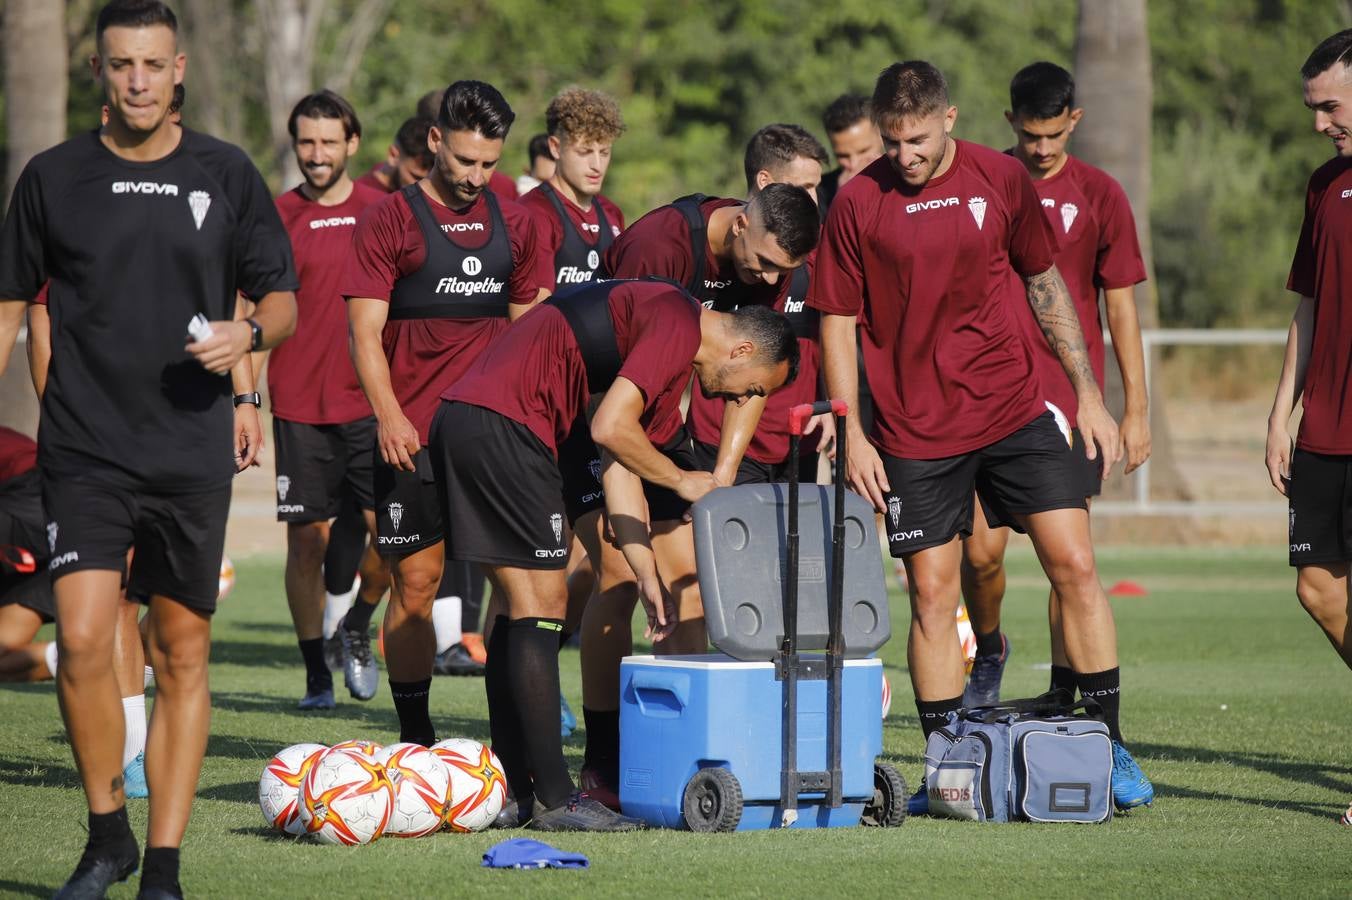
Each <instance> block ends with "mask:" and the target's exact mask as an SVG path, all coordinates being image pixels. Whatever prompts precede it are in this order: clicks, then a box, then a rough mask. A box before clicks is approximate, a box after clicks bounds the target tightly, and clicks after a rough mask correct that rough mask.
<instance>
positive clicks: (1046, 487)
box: [882, 412, 1086, 556]
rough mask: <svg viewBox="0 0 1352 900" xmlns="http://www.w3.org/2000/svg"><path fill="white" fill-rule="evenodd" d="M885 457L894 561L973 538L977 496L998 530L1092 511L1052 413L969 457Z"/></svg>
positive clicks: (887, 516)
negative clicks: (1021, 520) (1021, 521)
mask: <svg viewBox="0 0 1352 900" xmlns="http://www.w3.org/2000/svg"><path fill="white" fill-rule="evenodd" d="M882 460H883V467H884V469H885V470H886V472H887V481H888V483H889V484H890V485H891V487H892V490H891V491H890V492H889V493H888V494H886V495H885V499H886V501H887V512H886V513H884V516H883V524H884V525H885V526H886V528H887V537H888V545H889V547H890V548H891V552H892V555H893V556H902V555H904V554H907V553H913V552H915V551H917V550H924V549H926V548H929V547H937V546H940V545H942V544H946V543H948V542H949V541H950V540H952V539H953V537H954V536H955V535H961V536H962V537H969V536H970V535H971V533H972V515H973V507H972V503H973V493H974V492H975V494H977V495H979V496H980V498H981V503H982V509H983V510H984V511H985V513H986V520H987V521H988V522H989V523H990V525H991V527H992V528H998V527H1000V526H1003V525H1007V526H1010V527H1012V528H1014V529H1015V530H1016V531H1021V530H1022V529H1020V528H1019V526H1018V521H1017V520H1018V517H1019V516H1025V515H1031V514H1033V513H1039V512H1046V511H1048V510H1053V509H1085V508H1086V503H1085V494H1084V487H1083V484H1082V479H1081V478H1079V477H1078V476H1077V471H1078V469H1077V468H1076V465H1075V462H1074V460H1073V456H1072V451H1071V448H1070V444H1069V442H1068V441H1067V440H1066V435H1065V434H1064V433H1063V432H1062V431H1061V429H1060V428H1059V427H1058V426H1057V424H1056V420H1055V418H1054V417H1053V415H1052V413H1050V412H1046V413H1043V414H1042V415H1040V416H1038V417H1037V418H1036V419H1034V420H1033V421H1031V422H1029V423H1028V424H1027V425H1024V426H1023V427H1022V428H1020V429H1019V430H1017V431H1015V432H1014V433H1013V434H1011V435H1009V436H1008V437H1005V438H1002V439H1001V440H998V441H996V442H995V443H993V444H991V445H990V446H987V447H982V448H981V449H979V450H973V451H971V452H970V453H963V454H960V455H958V456H949V457H945V458H943V459H899V458H897V457H895V456H889V455H887V454H885V453H884V454H882Z"/></svg>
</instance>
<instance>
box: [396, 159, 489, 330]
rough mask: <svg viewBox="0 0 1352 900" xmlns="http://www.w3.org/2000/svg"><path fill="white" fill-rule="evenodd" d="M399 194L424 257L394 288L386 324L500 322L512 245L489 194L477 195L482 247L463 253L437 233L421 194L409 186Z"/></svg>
mask: <svg viewBox="0 0 1352 900" xmlns="http://www.w3.org/2000/svg"><path fill="white" fill-rule="evenodd" d="M401 191H402V193H403V195H404V199H405V200H406V201H408V206H409V209H411V210H412V211H413V217H414V218H415V219H416V220H417V222H418V227H419V229H421V230H422V237H423V244H424V246H425V247H426V248H427V257H426V258H425V259H424V260H423V264H422V266H421V267H420V268H419V269H418V270H417V271H416V272H410V273H409V274H407V275H405V276H404V277H403V278H400V279H399V280H398V281H396V282H395V283H394V289H393V290H392V291H390V313H389V318H390V319H392V320H393V319H490V318H498V317H502V318H505V317H506V316H507V306H508V304H509V302H510V297H511V291H510V290H509V288H508V281H509V280H510V279H511V277H512V243H511V241H510V240H509V239H508V237H507V224H506V222H504V221H503V218H502V210H501V209H499V208H498V200H497V198H496V197H494V196H493V192H492V191H489V190H485V191H484V192H483V196H484V200H485V201H486V202H487V203H488V219H489V225H488V227H489V229H490V230H489V237H488V243H487V244H485V245H484V246H482V247H479V248H478V249H476V250H466V249H465V248H464V247H461V246H460V245H459V244H457V243H455V241H453V240H452V239H451V237H450V235H448V234H444V233H443V231H442V228H441V226H440V225H438V224H437V221H436V219H434V218H433V216H432V210H431V208H430V207H429V206H428V205H427V197H426V195H424V194H423V191H422V188H420V187H419V186H418V185H417V184H416V183H414V184H410V185H409V186H408V187H405V188H402V189H401Z"/></svg>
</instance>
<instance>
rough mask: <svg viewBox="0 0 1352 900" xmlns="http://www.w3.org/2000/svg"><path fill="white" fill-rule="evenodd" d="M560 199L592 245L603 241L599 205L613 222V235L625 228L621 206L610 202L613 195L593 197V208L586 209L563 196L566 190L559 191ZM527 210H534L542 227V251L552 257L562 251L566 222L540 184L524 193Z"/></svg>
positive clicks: (581, 233) (572, 220) (540, 239)
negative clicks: (597, 208)
mask: <svg viewBox="0 0 1352 900" xmlns="http://www.w3.org/2000/svg"><path fill="white" fill-rule="evenodd" d="M557 193H558V196H559V202H561V203H562V204H563V208H564V210H565V211H566V212H567V213H568V219H569V221H571V222H572V223H573V227H574V228H576V229H577V232H578V234H580V235H581V236H582V239H583V240H584V241H586V242H587V243H588V244H591V245H595V244H596V242H597V241H598V240H600V228H601V225H600V223H599V221H598V216H597V215H596V207H597V206H598V205H599V206H601V207H602V209H604V211H605V214H606V222H607V223H608V224H609V225H610V236H611V237H613V238H617V237H619V236H620V232H621V231H624V213H622V212H620V208H619V207H618V206H616V205H615V204H614V203H611V202H610V198H609V197H604V196H602V195H600V194H598V195H596V197H595V198H594V199H593V200H592V205H591V209H589V210H587V211H586V212H583V211H582V208H581V207H579V206H578V205H577V204H576V203H574V202H573V201H571V200H569V199H568V198H567V197H565V196H563V193H562V192H561V191H560V192H557ZM518 202H519V203H520V204H521V205H522V206H524V207H526V209H528V210H530V212H531V215H532V216H534V217H535V222H536V228H538V229H539V244H540V252H541V253H543V254H544V255H546V256H548V257H549V258H550V259H551V260H552V259H553V258H554V254H555V253H558V252H559V247H561V246H563V223H562V222H560V221H559V217H558V215H556V214H555V212H554V205H553V204H552V203H550V202H549V198H548V197H546V196H545V195H544V193H543V192H541V190H540V188H539V187H538V186H537V187H535V188H532V189H531V190H529V191H527V192H526V193H524V194H522V195H521V199H520V200H519V201H518Z"/></svg>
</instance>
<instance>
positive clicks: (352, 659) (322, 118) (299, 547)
mask: <svg viewBox="0 0 1352 900" xmlns="http://www.w3.org/2000/svg"><path fill="white" fill-rule="evenodd" d="M287 128H288V130H289V131H290V132H291V146H292V149H293V150H294V151H295V154H296V164H297V165H298V166H299V167H300V171H301V174H302V175H303V176H304V177H305V181H304V182H303V183H301V184H300V185H298V186H297V187H295V188H294V189H292V190H290V191H287V192H286V193H285V194H283V195H282V196H280V197H278V198H277V212H278V213H279V214H280V215H281V218H282V224H283V225H285V226H286V231H287V234H288V235H289V236H290V238H291V249H292V253H293V254H294V255H295V260H296V274H297V276H298V277H299V278H300V289H299V290H298V291H297V292H296V305H297V312H298V317H299V318H298V321H297V324H296V340H292V341H288V342H287V343H285V344H283V345H282V346H280V347H278V348H277V349H276V350H274V351H273V352H272V353H271V356H270V359H269V362H268V389H269V392H270V397H271V401H272V434H273V440H274V442H275V449H276V454H277V457H276V459H277V519H278V521H281V522H285V523H287V527H286V600H287V605H288V606H289V607H290V609H291V621H292V623H293V624H294V625H295V628H296V640H297V641H298V642H299V644H300V652H301V658H302V659H303V660H304V661H305V696H304V697H303V698H302V699H301V701H300V703H299V704H298V707H299V708H300V709H302V710H311V709H332V708H333V705H334V699H333V676H332V675H331V674H330V673H329V667H328V665H326V663H325V660H324V646H323V644H324V632H323V618H324V578H323V564H324V553H325V547H326V545H327V543H328V536H329V521H330V520H331V519H333V518H334V517H335V516H337V515H339V513H340V512H342V511H343V508H344V503H343V501H344V499H345V493H344V487H346V490H347V492H348V493H350V495H351V497H352V498H353V499H354V500H355V502H356V504H357V506H358V508H359V509H360V510H361V511H362V516H363V519H364V520H365V524H366V528H367V530H368V532H370V533H371V534H373V535H374V533H375V512H374V509H375V504H374V501H373V499H372V496H371V476H372V469H371V447H372V446H373V445H374V444H375V440H376V420H375V416H373V415H372V414H371V405H370V404H369V403H367V402H366V396H365V395H364V394H363V393H362V390H361V385H360V384H358V383H357V373H356V371H355V370H354V369H353V367H352V357H351V355H350V354H349V353H348V349H347V315H346V309H345V308H344V305H343V297H342V294H341V293H340V290H339V288H340V284H341V281H342V274H343V269H344V267H345V266H346V264H347V261H348V258H349V257H350V256H351V254H352V235H353V233H354V232H355V231H356V229H357V220H358V219H359V218H360V217H361V215H362V213H363V212H365V210H366V209H367V207H369V206H371V205H373V204H375V203H377V202H379V201H380V200H382V199H383V198H384V196H385V195H384V194H382V193H380V192H378V191H376V190H374V189H373V188H369V187H366V186H365V185H361V184H356V183H354V182H353V181H352V179H351V177H349V175H348V173H347V161H348V159H349V158H350V157H351V156H352V155H353V154H354V153H356V152H357V148H358V146H359V144H360V142H361V123H360V122H359V121H358V119H357V114H356V113H355V112H354V111H353V109H352V106H351V105H350V104H349V103H348V102H347V101H346V100H344V99H343V98H342V97H340V96H338V95H337V94H335V93H333V92H332V91H319V92H318V93H314V94H310V95H309V96H308V97H305V98H303V99H302V100H301V101H300V102H299V103H297V104H296V106H295V108H294V109H292V111H291V117H290V119H289V120H288V121H287ZM376 600H377V602H378V601H379V597H377V598H376ZM358 606H359V607H367V608H366V609H365V610H362V609H359V610H358V613H357V614H353V616H354V619H356V620H358V623H354V625H353V627H351V628H347V627H343V626H339V634H341V635H342V639H343V643H344V647H345V650H346V653H345V656H346V661H345V672H344V674H345V678H346V681H347V688H348V691H349V692H350V693H351V694H352V696H353V697H355V698H356V699H358V700H370V699H371V698H372V697H373V696H375V691H376V680H377V677H378V672H377V669H376V664H375V658H374V657H373V656H372V654H371V639H370V636H369V629H368V628H365V627H361V624H364V623H360V620H361V619H362V614H363V613H364V620H365V622H366V623H369V621H370V613H371V606H370V604H366V603H363V602H360V601H359V603H358Z"/></svg>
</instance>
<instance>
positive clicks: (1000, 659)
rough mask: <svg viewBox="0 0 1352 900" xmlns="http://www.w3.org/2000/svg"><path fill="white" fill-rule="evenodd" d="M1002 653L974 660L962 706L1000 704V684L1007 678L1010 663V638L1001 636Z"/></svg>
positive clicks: (969, 707) (978, 656) (979, 656)
mask: <svg viewBox="0 0 1352 900" xmlns="http://www.w3.org/2000/svg"><path fill="white" fill-rule="evenodd" d="M1000 643H1001V651H1000V653H998V654H992V655H990V656H981V655H979V654H978V655H977V656H976V657H975V658H974V659H973V660H972V677H971V678H969V679H968V680H967V689H966V690H964V691H963V692H962V705H963V706H965V707H967V708H968V709H971V708H972V707H975V706H994V705H995V704H997V703H999V702H1000V682H1001V681H1002V680H1003V679H1004V677H1005V663H1007V662H1009V637H1008V636H1006V635H1004V634H1001V635H1000Z"/></svg>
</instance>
